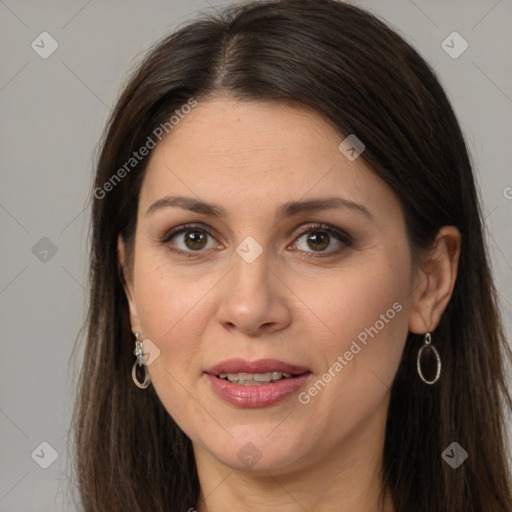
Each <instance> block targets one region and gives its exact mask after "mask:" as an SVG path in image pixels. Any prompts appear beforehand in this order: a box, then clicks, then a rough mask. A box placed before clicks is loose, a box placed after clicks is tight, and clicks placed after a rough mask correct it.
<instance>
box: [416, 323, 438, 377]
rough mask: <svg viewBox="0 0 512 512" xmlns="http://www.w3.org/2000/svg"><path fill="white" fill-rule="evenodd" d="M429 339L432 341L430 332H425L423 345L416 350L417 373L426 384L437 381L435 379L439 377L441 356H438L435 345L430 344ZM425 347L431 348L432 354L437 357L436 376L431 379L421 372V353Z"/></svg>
mask: <svg viewBox="0 0 512 512" xmlns="http://www.w3.org/2000/svg"><path fill="white" fill-rule="evenodd" d="M431 341H432V337H431V336H430V333H429V332H427V334H425V338H424V339H423V345H422V347H421V348H420V349H419V350H418V359H417V367H418V375H419V376H420V378H421V380H422V381H423V382H425V383H426V384H434V383H435V382H437V380H438V379H439V376H440V375H441V357H440V356H439V352H438V351H437V350H436V347H434V345H431V344H430V342H431ZM426 348H430V349H431V350H433V351H434V354H435V356H436V359H437V370H436V376H435V377H434V379H433V380H427V379H425V377H424V376H423V372H422V371H421V354H422V352H423V351H424V350H425V349H426Z"/></svg>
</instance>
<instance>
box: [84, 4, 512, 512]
mask: <svg viewBox="0 0 512 512" xmlns="http://www.w3.org/2000/svg"><path fill="white" fill-rule="evenodd" d="M93 196H94V200H93V201H94V204H93V235H92V236H93V238H92V254H91V286H92V293H91V303H90V310H89V317H88V337H87V346H86V350H85V355H84V366H83V371H82V376H81V386H80V390H79V397H78V400H77V408H76V411H75V413H76V417H75V426H76V461H77V474H78V481H79V488H80V492H81V499H82V502H83V506H84V509H85V510H86V511H102V512H106V511H114V510H131V511H135V510H137V511H150V510H151V511H162V512H163V511H167V512H168V511H171V510H172V511H182V510H183V511H185V510H189V511H192V510H198V511H200V512H205V511H214V512H215V511H219V510H258V511H261V510H270V509H275V507H276V506H278V507H279V509H280V510H285V511H295V510H297V511H299V510H308V511H324V510H329V511H332V510H335V511H348V510H350V511H366V512H368V511H385V512H391V511H394V512H409V511H411V510H415V511H430V512H432V511H439V512H441V511H443V512H446V511H450V512H451V511H453V512H460V511H466V512H467V511H486V512H498V511H502V512H505V511H508V510H511V507H512V496H511V490H510V473H509V468H508V467H507V461H506V444H505V429H504V418H503V410H502V408H501V407H500V405H506V406H507V407H510V406H511V400H510V395H509V393H508V390H507V388H506V382H505V375H504V370H503V367H504V362H505V358H509V357H510V349H509V347H508V345H507V343H506V341H505V339H504V335H503V332H502V328H501V323H500V318H499V314H498V306H497V300H496V294H495V290H494V287H493V283H492V280H491V275H490V271H489V265H488V258H487V256H486V249H485V246H484V241H483V234H482V216H481V213H480V207H479V204H478V198H477V193H476V190H475V183H474V178H473V174H472V169H471V165H470V162H469V158H468V153H467V150H466V147H465V143H464V140H463V136H462V134H461V130H460V128H459V125H458V123H457V120H456V118H455V116H454V113H453V110H452V108H451V106H450V104H449V102H448V100H447V98H446V95H445V93H444V92H443V90H442V88H441V86H440V85H439V82H438V81H437V79H436V77H435V75H434V74H433V72H432V70H431V69H430V68H429V67H428V65H427V64H426V63H425V62H424V60H423V59H422V58H421V57H420V56H419V55H418V54H417V53H416V52H415V51H414V50H413V49H412V48H411V47H410V46H409V45H408V44H407V43H405V42H404V40H403V39H401V38H400V37H399V36H398V35H397V34H396V33H394V32H393V31H392V30H390V29H389V28H388V27H387V26H386V25H384V24H383V23H382V22H380V21H379V20H377V19H376V18H375V17H374V16H372V15H371V14H369V13H368V12H366V11H364V10H361V9H358V8H356V7H354V6H351V5H348V4H345V3H341V2H337V1H334V0H322V1H306V0H276V1H271V2H254V3H248V4H245V5H239V6H236V7H233V8H231V9H228V10H225V11H223V12H222V13H219V14H218V15H216V16H213V15H212V16H211V17H208V18H202V19H199V20H196V21H193V22H191V23H189V24H187V25H186V26H184V27H182V28H181V29H180V30H178V31H177V32H175V33H174V34H172V35H170V36H169V37H167V38H166V39H165V40H163V41H161V42H160V43H159V44H158V45H157V46H156V47H155V48H154V49H153V50H152V51H151V52H150V54H149V55H148V56H147V58H146V59H145V60H144V62H143V63H142V64H141V66H140V67H139V69H138V70H137V71H136V73H135V74H134V75H133V77H132V79H131V81H130V82H129V83H128V85H127V86H126V88H125V89H124V91H123V93H122V95H121V97H120V99H119V101H118V103H117V105H116V107H115V110H114V112H113V113H112V117H111V119H110V121H109V124H108V127H107V130H106V134H105V137H104V140H103V144H102V151H101V155H100V158H99V162H98V167H97V173H96V179H95V187H94V191H93Z"/></svg>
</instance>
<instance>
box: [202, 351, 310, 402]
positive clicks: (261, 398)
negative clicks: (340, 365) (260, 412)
mask: <svg viewBox="0 0 512 512" xmlns="http://www.w3.org/2000/svg"><path fill="white" fill-rule="evenodd" d="M268 373H272V374H274V373H275V374H289V377H287V378H282V379H281V380H276V381H275V382H274V381H272V382H252V384H253V385H247V384H248V382H245V383H244V384H239V383H237V382H230V381H229V380H226V379H225V378H220V377H219V376H220V375H223V376H224V375H225V374H253V375H259V376H262V375H263V374H268ZM311 375H312V373H311V371H310V370H309V369H308V368H305V367H302V366H297V365H293V364H290V363H286V362H284V361H279V360H277V359H260V360H259V361H245V360H243V359H229V360H227V361H223V362H221V363H219V364H216V365H215V366H212V367H211V368H209V369H208V370H207V371H206V372H205V377H206V378H207V380H208V382H209V385H210V386H211V388H210V389H211V390H213V391H214V392H215V394H216V395H217V396H218V397H220V398H221V399H222V400H224V401H225V402H227V403H229V404H231V405H234V406H236V407H240V408H258V407H268V406H270V405H273V404H276V403H277V402H280V401H282V400H284V399H285V398H287V397H289V396H291V395H292V394H293V393H295V392H298V391H299V389H300V388H301V387H303V386H305V385H306V383H307V381H308V380H309V378H310V377H311Z"/></svg>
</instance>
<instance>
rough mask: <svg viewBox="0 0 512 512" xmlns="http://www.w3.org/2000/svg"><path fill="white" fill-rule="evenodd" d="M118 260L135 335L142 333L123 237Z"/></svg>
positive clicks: (120, 237) (118, 246)
mask: <svg viewBox="0 0 512 512" xmlns="http://www.w3.org/2000/svg"><path fill="white" fill-rule="evenodd" d="M117 260H118V263H119V271H120V272H119V274H120V279H121V282H122V284H123V288H124V293H125V294H126V299H127V301H128V306H129V309H130V323H131V324H132V331H133V333H134V334H135V333H136V332H140V324H139V316H138V314H137V307H136V305H135V301H134V285H133V272H132V269H131V267H130V264H129V262H128V261H127V255H126V245H125V241H124V240H123V237H122V236H121V235H119V236H118V237H117Z"/></svg>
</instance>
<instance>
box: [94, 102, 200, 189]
mask: <svg viewBox="0 0 512 512" xmlns="http://www.w3.org/2000/svg"><path fill="white" fill-rule="evenodd" d="M196 105H197V100H195V99H194V98H190V99H189V100H188V102H187V103H185V104H184V105H182V106H181V108H180V109H178V110H175V111H174V114H173V115H172V116H171V117H170V118H169V119H168V121H166V122H165V123H160V125H159V126H157V127H156V128H155V129H154V130H153V132H152V133H151V135H149V136H148V138H147V139H146V142H145V144H143V145H142V146H141V147H140V148H139V149H138V151H134V152H133V153H132V156H131V157H130V158H129V159H128V160H127V161H126V162H125V163H124V164H123V165H122V166H121V167H120V168H119V169H118V170H117V171H116V172H115V173H114V174H113V175H112V176H111V177H110V178H109V179H108V180H107V181H106V182H105V183H104V184H103V185H102V186H101V187H97V188H96V189H94V193H93V195H94V197H95V198H96V199H103V198H104V197H106V195H107V194H108V193H109V192H111V191H112V190H113V189H114V187H116V186H117V184H118V183H120V182H121V180H122V179H123V178H124V177H125V176H126V175H127V174H129V173H130V172H131V171H132V170H133V169H135V167H137V165H139V163H140V162H142V160H144V158H145V157H146V156H147V155H148V154H149V152H150V151H151V150H152V149H154V148H155V147H156V145H157V141H156V140H155V139H158V141H159V142H160V141H161V140H162V139H163V138H164V137H165V135H167V134H168V133H170V132H171V130H172V129H173V128H174V127H176V126H177V125H178V124H179V122H180V121H181V120H182V119H184V118H185V117H186V116H187V114H190V112H191V111H192V109H193V108H194V107H195V106H196Z"/></svg>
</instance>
